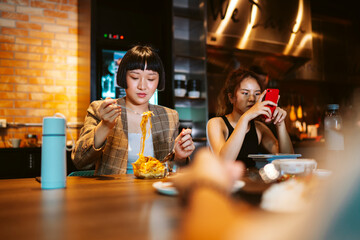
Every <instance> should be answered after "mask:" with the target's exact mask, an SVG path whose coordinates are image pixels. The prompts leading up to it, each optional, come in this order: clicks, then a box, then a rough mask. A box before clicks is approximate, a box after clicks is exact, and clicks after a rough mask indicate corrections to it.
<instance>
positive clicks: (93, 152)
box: [71, 98, 179, 175]
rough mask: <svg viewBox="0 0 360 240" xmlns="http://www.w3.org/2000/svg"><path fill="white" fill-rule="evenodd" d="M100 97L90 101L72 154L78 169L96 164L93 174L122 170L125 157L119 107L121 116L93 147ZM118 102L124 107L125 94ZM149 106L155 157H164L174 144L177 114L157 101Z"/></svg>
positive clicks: (124, 123)
mask: <svg viewBox="0 0 360 240" xmlns="http://www.w3.org/2000/svg"><path fill="white" fill-rule="evenodd" d="M102 101H103V100H99V101H94V102H92V103H91V104H90V106H89V108H88V110H87V116H86V117H85V122H84V126H83V127H82V129H81V131H80V137H79V139H78V141H77V142H76V144H75V148H74V150H73V152H72V154H71V158H72V160H73V162H74V165H75V166H76V167H77V168H78V169H89V168H91V167H93V166H94V165H95V175H110V174H124V173H126V167H127V160H128V122H127V115H126V111H121V116H120V117H119V118H118V119H117V120H116V124H115V126H114V128H113V129H112V130H111V132H110V133H109V135H108V137H107V140H106V141H105V143H104V145H103V146H102V147H101V148H99V149H95V147H94V131H95V127H96V126H97V125H98V124H99V123H100V121H101V119H100V116H99V112H98V107H99V106H100V104H101V103H102ZM117 104H119V105H120V106H122V107H125V98H119V99H118V100H117ZM149 110H150V111H152V112H153V113H154V115H153V116H152V117H151V123H152V129H151V133H152V138H153V144H154V154H155V158H157V159H163V158H164V157H165V156H166V155H167V154H168V153H170V152H171V151H172V149H173V147H174V141H175V138H176V137H177V135H178V131H179V115H178V113H177V112H176V111H175V110H172V109H169V108H166V107H162V106H158V105H151V104H150V105H149ZM139 144H140V143H139Z"/></svg>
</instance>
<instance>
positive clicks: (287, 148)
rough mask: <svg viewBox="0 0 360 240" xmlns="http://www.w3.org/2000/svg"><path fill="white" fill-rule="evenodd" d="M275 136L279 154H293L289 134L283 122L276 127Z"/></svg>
mask: <svg viewBox="0 0 360 240" xmlns="http://www.w3.org/2000/svg"><path fill="white" fill-rule="evenodd" d="M276 130H277V135H278V141H279V152H280V153H294V148H293V145H292V142H291V139H290V136H289V133H288V132H287V130H286V125H285V122H282V123H280V124H278V125H277V128H276Z"/></svg>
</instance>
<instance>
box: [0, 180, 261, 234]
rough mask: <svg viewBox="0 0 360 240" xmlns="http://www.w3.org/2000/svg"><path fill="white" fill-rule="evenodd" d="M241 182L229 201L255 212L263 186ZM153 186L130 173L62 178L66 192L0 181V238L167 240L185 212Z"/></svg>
mask: <svg viewBox="0 0 360 240" xmlns="http://www.w3.org/2000/svg"><path fill="white" fill-rule="evenodd" d="M243 180H244V181H245V182H246V185H245V187H244V190H246V191H240V192H238V193H236V194H235V195H234V199H236V202H238V203H239V207H245V208H250V209H259V208H258V204H259V201H260V197H261V194H260V193H261V192H262V191H263V190H264V189H265V188H266V187H267V186H265V185H261V184H260V185H258V184H256V181H255V182H254V181H252V180H251V179H250V178H248V179H243ZM255 180H256V179H255ZM156 181H159V179H153V180H144V179H136V178H135V177H134V176H133V175H130V174H124V175H113V176H99V177H67V187H66V188H65V189H54V190H42V189H41V185H40V183H39V182H37V181H36V180H35V179H34V178H22V179H3V180H0V208H1V210H0V239H36V240H42V239H156V240H161V239H164V240H169V239H170V240H171V239H173V238H174V236H176V231H177V227H178V223H179V222H180V221H181V218H182V213H183V212H184V209H183V208H182V206H181V205H180V204H179V199H178V198H177V197H174V196H166V195H161V194H159V193H157V192H156V191H155V189H154V188H153V187H152V184H153V183H154V182H156Z"/></svg>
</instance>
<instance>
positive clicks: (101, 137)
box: [94, 121, 111, 149]
mask: <svg viewBox="0 0 360 240" xmlns="http://www.w3.org/2000/svg"><path fill="white" fill-rule="evenodd" d="M110 131H111V129H109V128H108V127H107V126H106V125H104V124H103V122H102V121H101V122H100V123H99V125H97V126H96V128H95V133H94V147H95V148H96V149H98V148H100V147H101V146H103V144H104V143H105V140H106V139H107V136H108V135H109V133H110Z"/></svg>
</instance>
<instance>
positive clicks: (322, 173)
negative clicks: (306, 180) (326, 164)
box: [313, 169, 332, 178]
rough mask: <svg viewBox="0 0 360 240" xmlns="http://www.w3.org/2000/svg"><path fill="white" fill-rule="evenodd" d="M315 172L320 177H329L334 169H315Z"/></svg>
mask: <svg viewBox="0 0 360 240" xmlns="http://www.w3.org/2000/svg"><path fill="white" fill-rule="evenodd" d="M313 174H314V175H315V176H317V177H319V178H328V177H330V176H331V174H332V171H330V170H327V169H316V170H314V171H313Z"/></svg>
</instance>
